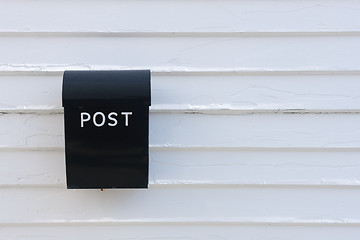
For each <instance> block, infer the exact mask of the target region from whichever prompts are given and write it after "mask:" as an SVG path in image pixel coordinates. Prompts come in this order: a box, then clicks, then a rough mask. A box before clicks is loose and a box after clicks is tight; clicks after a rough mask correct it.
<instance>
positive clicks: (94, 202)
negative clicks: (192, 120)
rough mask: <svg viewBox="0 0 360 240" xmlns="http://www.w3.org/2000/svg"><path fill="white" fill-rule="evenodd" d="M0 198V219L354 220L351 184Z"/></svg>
mask: <svg viewBox="0 0 360 240" xmlns="http://www.w3.org/2000/svg"><path fill="white" fill-rule="evenodd" d="M0 200H1V205H0V212H1V215H0V223H3V224H6V223H7V224H15V223H24V224H25V223H27V224H30V223H37V224H44V223H52V224H57V223H72V222H75V223H98V224H101V223H104V224H105V223H156V222H158V223H166V222H174V223H190V222H193V223H197V222H200V223H201V222H210V223H239V224H241V223H243V224H246V223H252V224H254V223H257V222H259V223H283V224H286V223H289V224H291V223H296V224H301V223H303V224H313V223H325V224H331V223H333V224H342V223H348V224H359V223H360V211H358V210H357V209H358V208H357V206H358V203H359V201H360V192H359V191H358V189H356V188H300V187H299V188H287V187H282V188H261V187H260V188H259V187H256V188H253V187H245V188H239V187H227V188H201V187H190V188H150V189H148V190H105V191H103V192H102V191H100V190H67V189H65V188H1V189H0ZM294 213H296V214H294Z"/></svg>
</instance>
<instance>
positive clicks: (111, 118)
mask: <svg viewBox="0 0 360 240" xmlns="http://www.w3.org/2000/svg"><path fill="white" fill-rule="evenodd" d="M112 115H115V117H117V115H118V114H117V113H116V112H111V113H109V115H108V118H109V120H111V121H113V123H108V125H109V126H110V127H114V126H116V125H117V124H118V121H117V120H116V118H113V117H111V116H112Z"/></svg>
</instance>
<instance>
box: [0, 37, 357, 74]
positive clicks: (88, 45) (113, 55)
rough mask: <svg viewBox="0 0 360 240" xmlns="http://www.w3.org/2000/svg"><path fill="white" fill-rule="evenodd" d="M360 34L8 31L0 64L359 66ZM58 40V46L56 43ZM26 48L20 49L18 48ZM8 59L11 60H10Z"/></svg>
mask: <svg viewBox="0 0 360 240" xmlns="http://www.w3.org/2000/svg"><path fill="white" fill-rule="evenodd" d="M359 42H360V36H326V37H314V36H305V37H304V36H293V37H192V36H188V37H101V36H100V37H71V36H64V37H61V36H53V37H52V36H48V37H37V36H36V35H35V36H24V37H16V36H4V37H2V38H0V52H1V56H0V62H2V63H3V64H1V65H0V67H2V68H3V67H9V66H13V65H15V66H16V65H20V66H22V67H23V68H26V67H31V66H32V65H41V66H42V67H44V64H45V65H57V66H61V67H63V68H64V67H65V68H76V67H83V68H88V69H96V68H97V67H98V66H101V67H103V68H104V67H105V68H107V69H112V68H119V67H123V68H149V69H151V70H155V71H156V70H158V69H166V70H167V71H172V70H176V69H179V68H180V69H182V70H191V69H194V68H195V69H212V70H218V71H222V70H224V69H229V68H230V69H233V68H239V70H253V71H255V70H259V71H264V70H269V71H276V70H293V71H301V70H359V69H360V47H359V44H358V43H359ZM54 46H56V47H54ZM14 53H21V54H14ZM5 63H6V64H5Z"/></svg>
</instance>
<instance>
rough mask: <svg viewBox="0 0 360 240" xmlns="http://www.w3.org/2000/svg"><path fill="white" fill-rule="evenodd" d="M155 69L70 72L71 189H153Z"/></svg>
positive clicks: (66, 102)
mask: <svg viewBox="0 0 360 240" xmlns="http://www.w3.org/2000/svg"><path fill="white" fill-rule="evenodd" d="M150 105H151V94H150V71H149V70H136V71H129V70H126V71H65V73H64V77H63V107H64V120H65V121H64V122H65V157H66V180H67V188H69V189H93V188H98V189H103V188H147V187H148V176H149V140H148V139H149V106H150Z"/></svg>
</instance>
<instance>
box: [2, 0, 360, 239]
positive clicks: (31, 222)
mask: <svg viewBox="0 0 360 240" xmlns="http://www.w3.org/2000/svg"><path fill="white" fill-rule="evenodd" d="M0 9H1V15H0V20H1V21H0V202H1V204H0V238H1V239H11V240H12V239H14V240H15V239H29V240H30V239H37V240H38V239H40V240H42V239H44V240H45V239H55V240H57V239H59V240H60V239H70V240H75V239H79V238H81V239H83V238H84V239H90V240H93V239H105V240H114V239H133V240H149V239H151V240H155V239H173V240H190V239H197V240H220V239H234V240H235V239H240V238H241V239H263V240H270V239H271V240H273V239H294V240H300V239H309V240H312V239H314V240H315V239H316V240H318V239H326V240H335V239H349V240H353V239H354V240H355V239H358V236H359V234H360V230H359V229H360V228H359V226H360V211H359V210H358V203H359V202H360V192H359V188H360V162H359V159H360V124H359V123H360V93H359V87H360V44H359V43H360V14H359V10H360V1H358V0H344V1H339V0H336V1H335V0H326V1H325V0H305V1H300V0H291V1H283V0H255V1H252V0H251V1H250V0H241V1H234V0H224V1H222V0H193V1H190V0H181V1H180V0H168V1H164V0H150V1H145V0H131V1H130V0H105V1H97V0H73V1H70V0H65V1H59V0H52V1H45V0H36V1H27V0H13V1H1V0H0ZM67 69H79V70H96V69H100V70H106V69H109V70H111V69H119V70H121V69H151V71H152V106H151V108H150V136H149V138H150V139H149V140H150V176H149V178H150V179H149V181H150V185H149V186H150V187H149V189H148V190H105V191H103V192H102V191H99V190H67V189H66V179H65V159H64V133H63V132H64V130H63V109H62V106H61V88H62V74H63V71H64V70H67Z"/></svg>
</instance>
